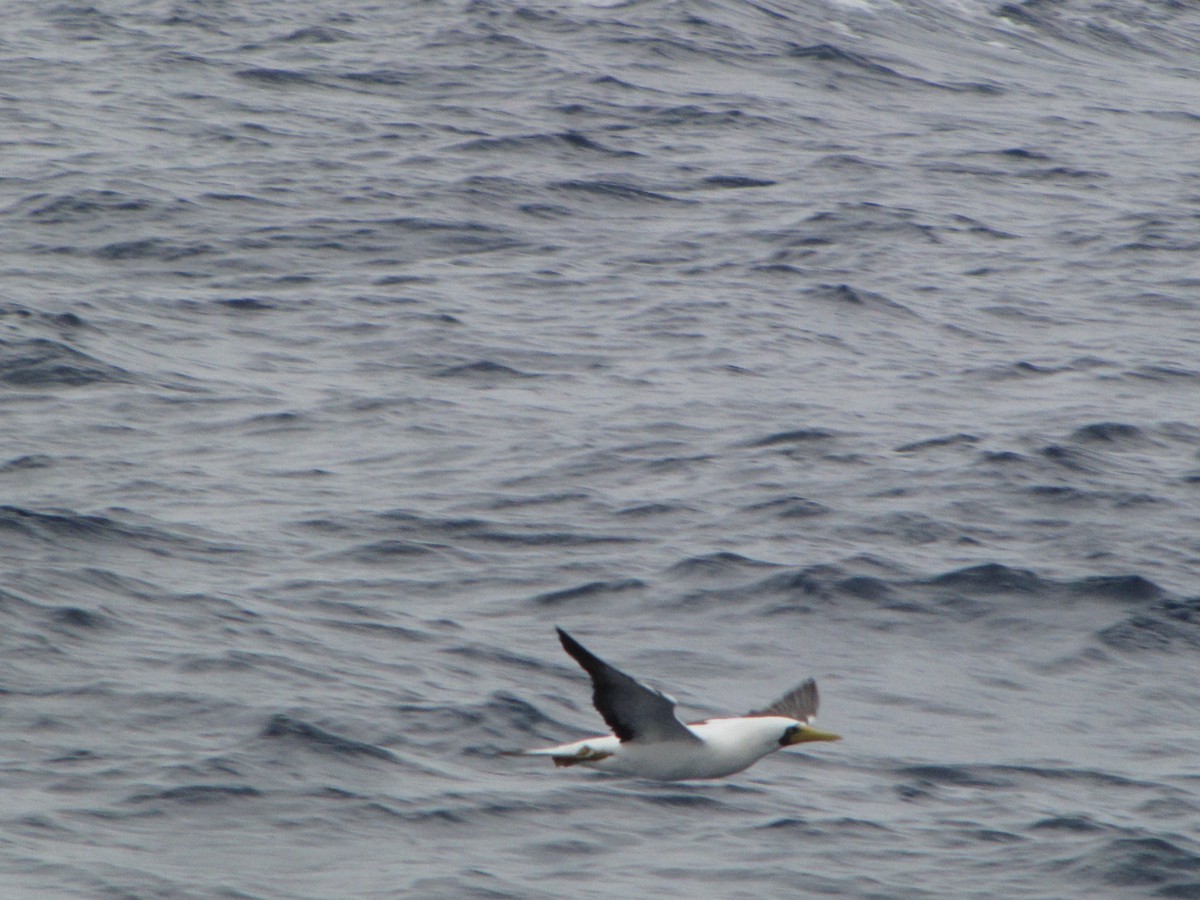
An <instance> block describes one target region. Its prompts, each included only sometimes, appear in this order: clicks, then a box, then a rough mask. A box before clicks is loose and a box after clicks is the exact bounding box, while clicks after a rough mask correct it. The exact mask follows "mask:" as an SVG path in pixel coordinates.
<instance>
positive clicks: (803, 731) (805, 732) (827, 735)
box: [788, 725, 842, 746]
mask: <svg viewBox="0 0 1200 900" xmlns="http://www.w3.org/2000/svg"><path fill="white" fill-rule="evenodd" d="M841 739H842V736H841V735H840V734H834V733H833V732H831V731H817V729H815V728H809V727H808V726H807V725H801V726H800V727H799V728H797V729H796V730H795V731H794V732H792V736H791V737H789V738H788V745H789V746H790V745H791V744H804V743H807V742H808V741H840V740H841Z"/></svg>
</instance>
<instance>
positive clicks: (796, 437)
mask: <svg viewBox="0 0 1200 900" xmlns="http://www.w3.org/2000/svg"><path fill="white" fill-rule="evenodd" d="M834 436H835V435H834V433H833V432H832V431H826V430H825V429H824V428H796V429H793V430H791V431H778V432H776V433H775V434H769V435H767V436H766V437H762V438H758V439H757V440H755V441H752V442H751V443H750V444H748V446H750V447H778V446H788V445H793V444H806V443H809V442H813V441H826V440H829V439H830V438H833V437H834Z"/></svg>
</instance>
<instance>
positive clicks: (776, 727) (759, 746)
mask: <svg viewBox="0 0 1200 900" xmlns="http://www.w3.org/2000/svg"><path fill="white" fill-rule="evenodd" d="M795 724H796V721H795V720H794V719H787V718H784V717H782V716H758V717H747V716H742V717H737V718H725V719H708V720H707V721H704V722H696V723H693V724H691V725H688V726H687V728H688V731H690V732H692V734H694V735H695V736H696V737H697V738H699V739H700V740H699V742H698V743H693V742H688V741H639V740H636V739H634V740H631V741H622V740H620V739H619V738H618V737H617V736H616V735H613V734H607V735H604V736H602V737H593V738H586V739H585V740H582V741H575V742H574V743H571V744H562V745H560V746H558V747H546V748H544V749H540V750H526V751H525V752H526V753H527V754H529V755H532V756H550V757H553V758H554V761H555V763H556V764H558V765H560V766H570V765H586V766H589V767H592V768H595V769H597V770H599V771H601V772H612V773H614V774H617V775H634V776H637V777H639V778H652V779H654V780H655V781H680V780H685V779H689V778H724V777H725V776H726V775H732V774H734V773H735V772H740V771H742V770H743V769H746V768H749V767H750V766H752V765H754V763H756V762H758V761H759V760H760V759H762V758H763V757H764V756H766V755H767V754H768V753H773V752H774V751H776V750H778V749H779V748H780V747H781V746H783V745H782V744H781V743H780V737H781V735H783V734H784V732H785V731H786V730H787V729H788V727H789V726H792V725H795Z"/></svg>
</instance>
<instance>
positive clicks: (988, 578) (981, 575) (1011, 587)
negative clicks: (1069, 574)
mask: <svg viewBox="0 0 1200 900" xmlns="http://www.w3.org/2000/svg"><path fill="white" fill-rule="evenodd" d="M925 583H926V584H929V585H931V586H933V587H948V588H955V589H959V590H967V591H970V592H972V593H978V594H998V593H1022V594H1030V593H1035V592H1042V591H1044V590H1045V589H1046V588H1047V583H1046V582H1045V581H1044V580H1043V579H1041V578H1040V577H1038V575H1037V574H1036V573H1034V572H1033V571H1031V570H1029V569H1014V568H1010V567H1009V566H1006V565H1003V564H1002V563H982V564H981V565H977V566H968V567H966V568H964V569H955V570H954V571H951V572H946V573H945V574H942V575H937V576H934V577H933V578H931V579H929V580H928V581H927V582H925Z"/></svg>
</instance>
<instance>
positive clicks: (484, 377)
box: [433, 359, 542, 382]
mask: <svg viewBox="0 0 1200 900" xmlns="http://www.w3.org/2000/svg"><path fill="white" fill-rule="evenodd" d="M433 376H434V377H435V378H469V379H473V380H475V381H483V382H494V381H508V380H515V379H521V378H540V377H542V376H540V375H538V374H535V373H530V372H522V371H520V370H519V369H514V368H512V367H511V366H506V365H504V364H503V363H498V362H494V361H492V360H490V359H482V360H479V361H478V362H471V363H463V364H461V365H457V366H446V367H445V368H442V369H438V370H437V371H435V372H434V373H433Z"/></svg>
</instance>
